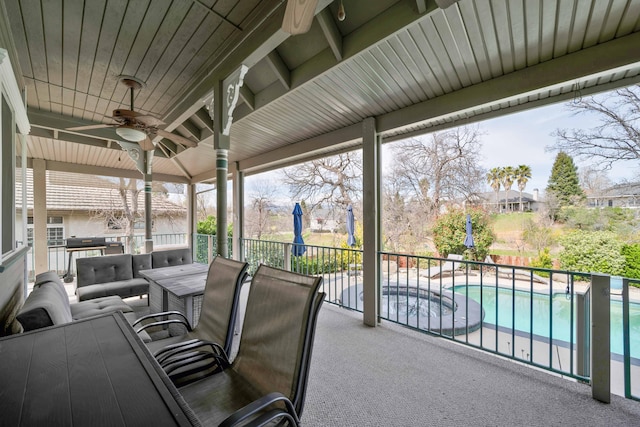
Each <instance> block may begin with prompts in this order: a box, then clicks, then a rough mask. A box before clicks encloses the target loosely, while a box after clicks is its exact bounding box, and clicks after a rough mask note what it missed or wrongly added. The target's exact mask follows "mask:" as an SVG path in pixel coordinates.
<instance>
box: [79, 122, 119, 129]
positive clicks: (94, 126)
mask: <svg viewBox="0 0 640 427" xmlns="http://www.w3.org/2000/svg"><path fill="white" fill-rule="evenodd" d="M113 126H118V124H117V123H112V124H105V123H102V124H99V125H88V126H76V127H73V128H67V129H66V130H89V129H103V128H110V127H113Z"/></svg>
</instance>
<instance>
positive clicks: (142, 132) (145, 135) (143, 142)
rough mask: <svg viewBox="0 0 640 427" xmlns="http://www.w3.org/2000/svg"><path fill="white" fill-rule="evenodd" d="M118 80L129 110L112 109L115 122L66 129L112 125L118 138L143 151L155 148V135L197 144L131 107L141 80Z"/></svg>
mask: <svg viewBox="0 0 640 427" xmlns="http://www.w3.org/2000/svg"><path fill="white" fill-rule="evenodd" d="M120 82H121V83H122V84H124V85H125V86H127V87H128V88H129V91H130V98H131V110H125V109H116V110H113V116H111V119H113V120H114V121H115V122H116V123H103V124H99V125H89V126H78V127H73V128H67V130H72V131H78V130H89V129H101V128H108V127H113V128H115V129H116V133H117V134H118V136H120V138H122V139H124V140H126V141H130V142H137V143H138V144H139V145H140V147H141V148H142V149H143V150H145V151H152V150H154V149H155V145H154V143H153V141H152V140H153V139H154V138H156V137H157V136H161V137H163V138H167V139H168V140H171V141H173V142H175V143H177V144H180V145H184V146H185V147H195V146H197V145H198V144H197V143H195V142H193V141H191V140H190V139H188V138H184V137H182V136H180V135H176V134H175V133H171V132H167V131H165V130H162V129H159V128H158V126H163V125H164V124H165V123H164V122H163V121H162V120H160V119H157V118H155V117H153V116H150V115H148V114H142V113H139V112H137V111H135V110H134V109H133V94H134V90H135V89H140V88H142V86H143V84H142V82H140V81H138V80H137V79H135V78H133V77H123V78H122V79H121V80H120Z"/></svg>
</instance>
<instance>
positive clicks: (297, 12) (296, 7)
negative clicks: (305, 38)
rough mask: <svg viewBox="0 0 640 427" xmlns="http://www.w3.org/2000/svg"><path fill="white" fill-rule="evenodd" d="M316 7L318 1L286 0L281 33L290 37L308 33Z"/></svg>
mask: <svg viewBox="0 0 640 427" xmlns="http://www.w3.org/2000/svg"><path fill="white" fill-rule="evenodd" d="M317 5H318V0H288V1H287V8H286V9H285V11H284V18H283V19H282V31H284V32H287V33H289V34H291V35H296V34H303V33H306V32H307V31H309V28H311V24H312V23H313V17H314V16H315V14H316V6H317Z"/></svg>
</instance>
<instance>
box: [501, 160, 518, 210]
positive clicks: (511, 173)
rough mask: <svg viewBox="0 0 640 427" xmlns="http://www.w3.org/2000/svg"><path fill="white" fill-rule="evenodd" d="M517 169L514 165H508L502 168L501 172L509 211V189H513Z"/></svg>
mask: <svg viewBox="0 0 640 427" xmlns="http://www.w3.org/2000/svg"><path fill="white" fill-rule="evenodd" d="M515 173H516V170H515V169H514V168H513V166H506V167H504V168H502V170H501V173H500V180H501V181H502V186H503V187H504V199H505V202H506V204H507V211H509V191H511V186H512V185H513V181H514V179H515V178H514V177H515Z"/></svg>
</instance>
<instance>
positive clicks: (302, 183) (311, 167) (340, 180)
mask: <svg viewBox="0 0 640 427" xmlns="http://www.w3.org/2000/svg"><path fill="white" fill-rule="evenodd" d="M284 182H285V184H287V185H288V186H289V188H290V190H291V195H292V197H293V199H295V200H300V201H305V203H306V204H307V206H308V208H309V210H310V211H313V210H314V209H315V208H316V207H319V206H320V205H322V206H323V207H325V208H327V209H329V210H330V211H332V212H333V210H334V209H340V210H342V211H344V212H346V209H347V206H349V205H350V204H353V202H354V201H355V200H357V199H358V198H359V194H360V192H361V191H362V154H361V153H360V151H352V152H349V153H343V154H338V155H335V156H331V157H325V158H322V159H317V160H312V161H310V162H305V163H302V164H299V165H296V166H291V167H288V168H285V169H284ZM344 216H345V215H342V216H340V215H338V216H337V217H338V218H341V217H344Z"/></svg>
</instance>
